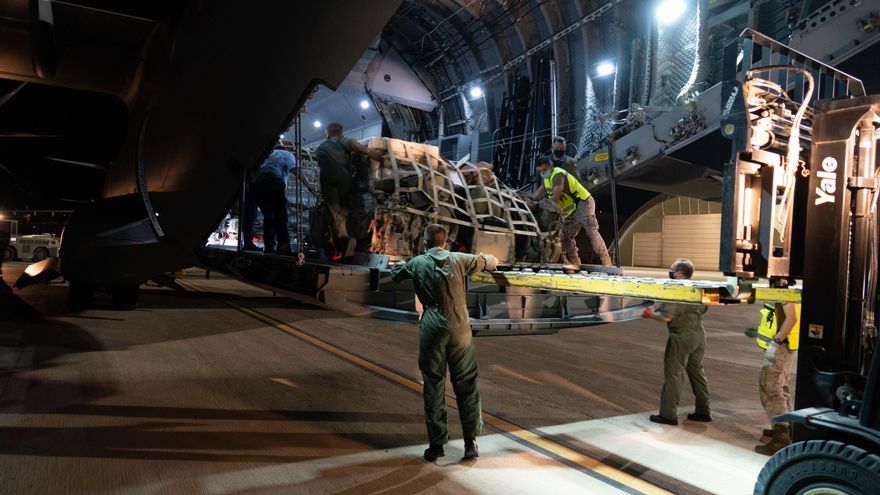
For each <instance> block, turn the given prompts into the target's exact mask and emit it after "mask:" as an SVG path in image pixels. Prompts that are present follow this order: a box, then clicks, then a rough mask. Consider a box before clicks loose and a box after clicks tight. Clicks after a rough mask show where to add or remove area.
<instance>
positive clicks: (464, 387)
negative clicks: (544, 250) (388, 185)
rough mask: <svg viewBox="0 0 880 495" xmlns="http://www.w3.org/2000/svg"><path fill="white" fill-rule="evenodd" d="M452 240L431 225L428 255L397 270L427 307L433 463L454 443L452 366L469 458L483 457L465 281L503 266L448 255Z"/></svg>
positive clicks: (424, 355)
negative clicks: (449, 419) (449, 417)
mask: <svg viewBox="0 0 880 495" xmlns="http://www.w3.org/2000/svg"><path fill="white" fill-rule="evenodd" d="M446 236H447V234H446V229H445V228H444V227H443V226H442V225H436V224H432V225H429V226H428V227H427V228H426V229H425V232H424V237H423V240H424V242H425V247H426V248H428V250H427V252H425V253H424V254H422V255H419V256H416V257H414V258H412V259H411V260H409V261H407V262H406V264H402V265H397V266H396V267H394V269H393V270H392V271H391V278H392V279H393V280H394V281H395V282H399V281H402V280H407V279H412V281H413V287H414V288H415V292H416V295H417V296H418V298H419V301H421V303H422V306H423V307H424V313H423V314H422V319H421V321H420V322H419V370H421V372H422V379H423V381H424V388H423V394H422V396H423V399H424V404H425V424H426V426H427V429H428V442H429V445H428V448H427V449H426V450H425V454H424V456H425V460H427V461H429V462H433V461H435V460H437V458H438V457H442V456H443V455H444V452H443V445H445V444H446V443H447V442H448V440H449V439H448V432H447V424H446V399H445V394H446V385H445V380H446V367H447V365H448V366H449V376H450V378H451V380H452V388H453V390H455V401H456V403H457V404H458V415H459V419H461V429H462V432H463V434H464V448H465V450H464V452H465V453H464V458H465V459H474V458H476V457H478V456H479V455H480V454H479V450H478V449H477V441H476V438H477V435H479V434H480V433H482V429H483V418H482V415H481V411H480V394H479V392H478V391H477V355H476V349H475V348H474V343H473V337H472V336H471V325H470V319H469V317H468V311H467V300H466V290H465V283H466V279H467V277H468V276H469V275H472V274H473V273H475V272H477V271H480V270H489V271H491V270H494V269H495V268H496V266H497V265H498V260H497V259H496V258H495V257H494V256H492V255H484V254H478V255H473V254H468V253H452V252H449V251H447V250H446Z"/></svg>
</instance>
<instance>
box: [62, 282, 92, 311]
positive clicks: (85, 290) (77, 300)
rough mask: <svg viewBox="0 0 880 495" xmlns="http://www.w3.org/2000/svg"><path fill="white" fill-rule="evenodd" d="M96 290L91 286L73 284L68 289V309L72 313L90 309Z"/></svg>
mask: <svg viewBox="0 0 880 495" xmlns="http://www.w3.org/2000/svg"><path fill="white" fill-rule="evenodd" d="M93 295H94V289H93V288H92V287H91V286H89V285H84V284H78V283H71V284H70V286H69V287H68V289H67V307H68V309H69V310H70V311H82V310H84V309H88V307H89V304H91V302H92V296H93Z"/></svg>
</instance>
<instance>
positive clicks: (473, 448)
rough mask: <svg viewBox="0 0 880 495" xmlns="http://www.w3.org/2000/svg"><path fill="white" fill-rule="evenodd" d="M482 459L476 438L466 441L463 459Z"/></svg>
mask: <svg viewBox="0 0 880 495" xmlns="http://www.w3.org/2000/svg"><path fill="white" fill-rule="evenodd" d="M477 457H480V449H479V448H478V447H477V440H476V439H475V438H469V439H467V438H466V439H465V441H464V457H463V458H462V459H465V460H471V459H476V458H477Z"/></svg>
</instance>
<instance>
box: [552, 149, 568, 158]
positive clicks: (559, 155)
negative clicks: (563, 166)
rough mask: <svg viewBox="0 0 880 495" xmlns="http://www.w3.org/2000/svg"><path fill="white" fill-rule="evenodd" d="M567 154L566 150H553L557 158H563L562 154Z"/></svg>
mask: <svg viewBox="0 0 880 495" xmlns="http://www.w3.org/2000/svg"><path fill="white" fill-rule="evenodd" d="M564 154H565V150H553V156H555V157H556V158H562V155H564Z"/></svg>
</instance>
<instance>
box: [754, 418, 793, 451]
mask: <svg viewBox="0 0 880 495" xmlns="http://www.w3.org/2000/svg"><path fill="white" fill-rule="evenodd" d="M789 445H791V427H790V426H789V425H788V423H781V424H775V425H773V437H772V438H771V439H770V441H769V442H767V443H762V444H758V445H756V446H755V452H757V453H759V454H763V455H773V454H775V453H777V452H779V451H780V450H782V449H784V448H785V447H788V446H789Z"/></svg>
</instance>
